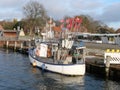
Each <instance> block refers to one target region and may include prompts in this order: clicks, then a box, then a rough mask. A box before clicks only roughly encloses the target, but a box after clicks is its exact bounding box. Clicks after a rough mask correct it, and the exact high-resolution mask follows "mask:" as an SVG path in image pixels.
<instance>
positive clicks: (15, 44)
mask: <svg viewBox="0 0 120 90" xmlns="http://www.w3.org/2000/svg"><path fill="white" fill-rule="evenodd" d="M16 47H17V42H16V41H15V43H14V51H16Z"/></svg>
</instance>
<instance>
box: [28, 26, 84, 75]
mask: <svg viewBox="0 0 120 90" xmlns="http://www.w3.org/2000/svg"><path fill="white" fill-rule="evenodd" d="M48 26H51V25H48ZM47 32H48V31H47ZM50 32H51V29H50ZM67 34H68V32H67ZM46 35H48V33H43V38H45V37H46ZM49 36H50V35H49ZM67 36H68V37H67V38H62V39H58V40H54V38H52V39H50V40H39V41H38V42H36V46H35V48H32V49H30V50H29V59H30V63H31V64H32V65H33V66H34V67H39V68H41V69H42V70H47V71H51V72H55V73H59V74H63V75H73V76H77V75H84V74H85V46H84V43H83V42H82V41H79V42H78V41H77V40H75V39H73V38H72V35H71V34H69V35H67ZM51 40H52V41H51Z"/></svg>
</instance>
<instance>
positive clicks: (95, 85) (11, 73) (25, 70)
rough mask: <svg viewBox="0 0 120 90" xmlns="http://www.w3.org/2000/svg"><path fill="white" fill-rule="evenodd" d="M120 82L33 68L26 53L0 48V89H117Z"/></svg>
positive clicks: (87, 75) (89, 75) (119, 86)
mask: <svg viewBox="0 0 120 90" xmlns="http://www.w3.org/2000/svg"><path fill="white" fill-rule="evenodd" d="M119 88H120V82H118V81H112V80H107V79H103V78H100V77H96V76H94V75H91V74H89V73H86V74H85V76H77V77H70V76H63V75H60V74H55V73H52V72H46V71H42V70H41V69H39V68H34V67H32V65H31V64H30V62H29V58H28V56H27V55H23V54H20V53H18V52H13V51H10V50H5V49H0V90H119Z"/></svg>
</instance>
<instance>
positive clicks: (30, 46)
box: [28, 39, 31, 48]
mask: <svg viewBox="0 0 120 90" xmlns="http://www.w3.org/2000/svg"><path fill="white" fill-rule="evenodd" d="M28 41H29V46H28V48H30V47H31V40H30V39H29V40H28Z"/></svg>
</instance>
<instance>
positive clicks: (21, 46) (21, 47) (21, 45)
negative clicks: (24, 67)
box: [20, 42, 23, 50]
mask: <svg viewBox="0 0 120 90" xmlns="http://www.w3.org/2000/svg"><path fill="white" fill-rule="evenodd" d="M20 49H21V50H22V49H23V42H21V44H20Z"/></svg>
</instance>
